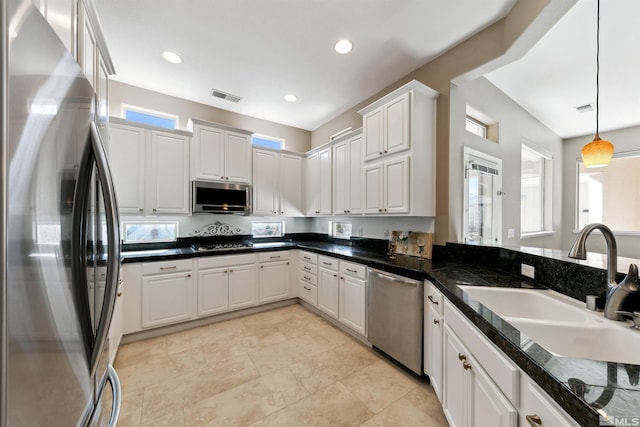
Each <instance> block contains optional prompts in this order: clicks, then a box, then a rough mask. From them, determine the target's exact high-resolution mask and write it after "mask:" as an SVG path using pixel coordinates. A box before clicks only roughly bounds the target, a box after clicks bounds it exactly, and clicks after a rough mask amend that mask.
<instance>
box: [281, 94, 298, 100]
mask: <svg viewBox="0 0 640 427" xmlns="http://www.w3.org/2000/svg"><path fill="white" fill-rule="evenodd" d="M284 100H285V101H287V102H296V101H297V100H298V97H297V96H295V95H293V94H291V93H290V94H289V95H285V97H284Z"/></svg>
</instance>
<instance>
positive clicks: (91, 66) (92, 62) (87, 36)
mask: <svg viewBox="0 0 640 427" xmlns="http://www.w3.org/2000/svg"><path fill="white" fill-rule="evenodd" d="M78 18H79V19H78V64H80V68H82V71H83V72H84V75H85V76H86V77H87V80H89V83H91V86H92V87H93V88H94V90H95V88H96V74H97V73H96V69H97V62H96V51H97V47H96V36H95V34H94V31H93V27H92V26H91V22H90V21H89V17H88V16H87V13H86V11H85V9H84V3H83V2H82V1H81V0H79V1H78Z"/></svg>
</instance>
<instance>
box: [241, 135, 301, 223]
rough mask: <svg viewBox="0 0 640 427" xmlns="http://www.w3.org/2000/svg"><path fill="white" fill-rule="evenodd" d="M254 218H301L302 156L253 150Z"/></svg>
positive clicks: (260, 149) (259, 149)
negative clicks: (257, 216) (256, 216)
mask: <svg viewBox="0 0 640 427" xmlns="http://www.w3.org/2000/svg"><path fill="white" fill-rule="evenodd" d="M253 213H254V215H265V216H273V215H283V216H301V215H302V157H300V156H299V155H296V154H290V153H280V152H276V151H271V150H266V149H262V148H254V149H253Z"/></svg>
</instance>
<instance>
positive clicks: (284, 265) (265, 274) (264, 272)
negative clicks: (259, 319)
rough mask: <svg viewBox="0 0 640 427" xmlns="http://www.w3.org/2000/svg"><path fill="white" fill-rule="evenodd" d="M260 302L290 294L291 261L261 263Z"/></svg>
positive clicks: (274, 299) (278, 298) (282, 297)
mask: <svg viewBox="0 0 640 427" xmlns="http://www.w3.org/2000/svg"><path fill="white" fill-rule="evenodd" d="M259 283H260V303H265V302H270V301H277V300H280V299H284V298H287V297H288V296H289V261H275V262H264V263H261V264H260V280H259Z"/></svg>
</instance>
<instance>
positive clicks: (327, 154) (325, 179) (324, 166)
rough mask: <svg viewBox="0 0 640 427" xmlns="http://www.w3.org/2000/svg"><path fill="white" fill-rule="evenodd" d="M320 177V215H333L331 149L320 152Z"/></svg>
mask: <svg viewBox="0 0 640 427" xmlns="http://www.w3.org/2000/svg"><path fill="white" fill-rule="evenodd" d="M319 154H320V176H319V177H318V179H319V180H318V185H319V191H320V206H319V210H320V214H321V215H330V214H331V148H327V149H325V150H322V151H320V153H319Z"/></svg>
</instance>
